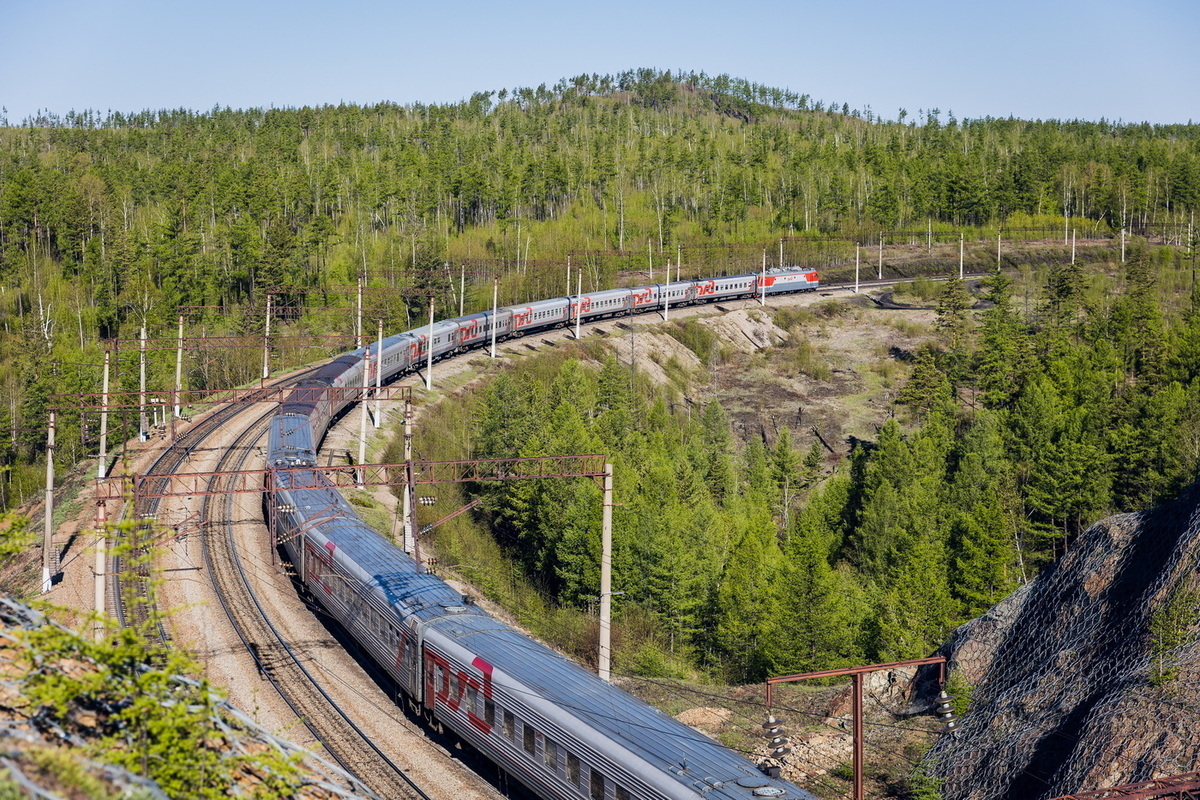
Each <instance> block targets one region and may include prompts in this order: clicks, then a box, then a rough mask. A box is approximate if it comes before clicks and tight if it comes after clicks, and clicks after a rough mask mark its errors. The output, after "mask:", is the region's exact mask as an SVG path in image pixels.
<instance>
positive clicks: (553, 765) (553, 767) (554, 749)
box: [542, 739, 558, 772]
mask: <svg viewBox="0 0 1200 800" xmlns="http://www.w3.org/2000/svg"><path fill="white" fill-rule="evenodd" d="M542 759H543V760H544V761H545V762H546V769H548V770H550V771H551V772H558V745H557V744H555V743H554V742H552V741H550V740H549V739H545V740H544V741H543V744H542Z"/></svg>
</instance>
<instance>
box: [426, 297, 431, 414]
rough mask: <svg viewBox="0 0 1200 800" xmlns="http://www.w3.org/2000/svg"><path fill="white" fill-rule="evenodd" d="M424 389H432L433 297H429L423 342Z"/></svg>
mask: <svg viewBox="0 0 1200 800" xmlns="http://www.w3.org/2000/svg"><path fill="white" fill-rule="evenodd" d="M425 352H426V357H425V389H426V391H430V392H432V391H433V298H432V297H431V298H429V341H427V342H426V343H425Z"/></svg>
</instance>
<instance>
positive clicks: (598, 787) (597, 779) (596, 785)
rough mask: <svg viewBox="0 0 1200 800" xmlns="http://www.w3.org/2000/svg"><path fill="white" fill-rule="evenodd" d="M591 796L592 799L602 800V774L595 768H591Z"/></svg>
mask: <svg viewBox="0 0 1200 800" xmlns="http://www.w3.org/2000/svg"><path fill="white" fill-rule="evenodd" d="M591 773H592V775H591V778H592V779H591V781H590V784H591V793H590V794H591V798H592V800H604V776H603V775H601V774H600V773H599V772H597V771H596V770H594V769H593V770H591Z"/></svg>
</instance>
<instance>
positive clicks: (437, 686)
mask: <svg viewBox="0 0 1200 800" xmlns="http://www.w3.org/2000/svg"><path fill="white" fill-rule="evenodd" d="M471 666H473V667H474V668H475V669H477V670H479V673H480V675H481V676H482V681H481V680H480V679H479V678H477V677H474V676H472V675H469V674H467V672H466V671H465V670H459V671H458V674H457V675H454V674H453V673H454V668H453V667H452V666H451V665H450V662H449V661H448V660H446V659H445V658H444V657H442V656H440V655H438V654H437V653H435V652H433V651H432V650H430V649H428V648H426V649H425V705H426V706H427V707H429V708H430V709H432V708H434V707H435V706H436V705H437V704H438V703H441V704H442V705H443V706H445V707H446V708H448V709H450V710H451V711H457V710H458V709H459V706H461V705H462V702H463V696H464V695H466V697H467V699H468V701H469V702H468V703H467V720H468V721H469V722H470V723H471V724H472V725H474V726H475V727H476V729H478V730H479V731H480V732H481V733H490V732H491V730H492V724H491V722H490V721H489V720H488V719H487V712H486V711H485V715H484V716H483V717H480V716H479V715H478V714H477V713H476V711H477V710H478V709H477V706H478V702H477V701H476V700H475V698H476V697H477V696H478V694H479V692H480V691H481V690H482V692H483V699H484V703H485V705H490V703H491V699H492V665H491V664H489V663H488V662H486V661H484V660H483V659H482V658H478V657H477V658H476V659H475V660H474V661H472V662H471ZM452 675H453V677H454V678H456V679H457V680H452V679H451V676H452Z"/></svg>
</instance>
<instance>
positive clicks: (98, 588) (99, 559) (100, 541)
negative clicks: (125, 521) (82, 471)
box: [92, 499, 108, 642]
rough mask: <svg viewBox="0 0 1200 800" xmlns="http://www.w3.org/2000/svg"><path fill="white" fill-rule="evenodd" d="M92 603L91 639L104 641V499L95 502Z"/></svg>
mask: <svg viewBox="0 0 1200 800" xmlns="http://www.w3.org/2000/svg"><path fill="white" fill-rule="evenodd" d="M92 575H93V578H92V592H93V595H92V603H93V606H94V607H95V609H96V621H95V623H94V626H95V627H93V628H92V639H93V641H97V642H102V641H104V634H105V625H104V615H105V614H106V613H107V609H106V608H105V606H106V605H107V604H106V603H105V602H104V597H105V583H106V580H107V575H108V522H107V519H106V510H105V508H104V500H103V499H101V500H98V501H97V502H96V567H95V570H94V571H93V573H92Z"/></svg>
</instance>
